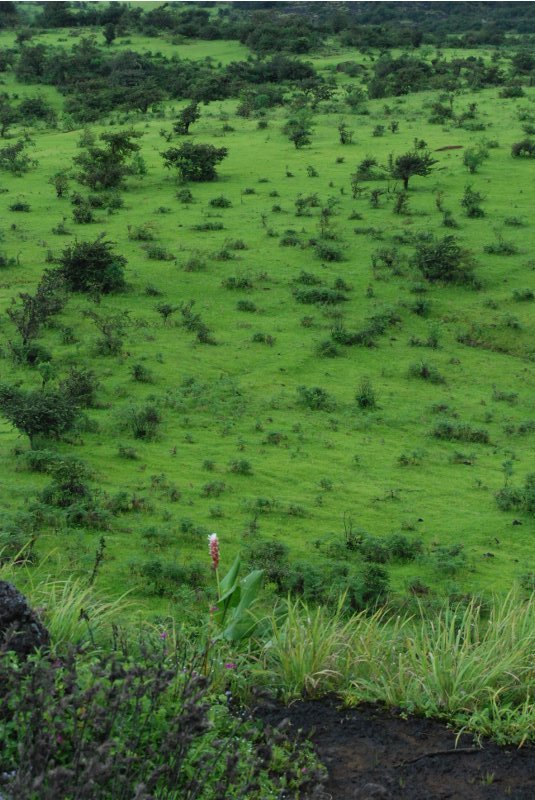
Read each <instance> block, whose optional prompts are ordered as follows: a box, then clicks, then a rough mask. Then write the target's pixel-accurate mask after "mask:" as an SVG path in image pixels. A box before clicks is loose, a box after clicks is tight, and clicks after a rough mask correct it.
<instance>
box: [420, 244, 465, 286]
mask: <svg viewBox="0 0 535 800" xmlns="http://www.w3.org/2000/svg"><path fill="white" fill-rule="evenodd" d="M412 261H413V264H414V265H415V267H417V269H419V270H420V272H421V273H422V275H423V276H424V278H426V279H427V280H428V281H430V282H432V283H434V282H442V283H460V284H474V275H473V269H474V265H475V264H474V259H473V257H472V254H471V252H470V251H469V250H467V249H465V248H464V247H462V246H461V244H460V243H459V242H458V240H457V239H456V238H455V237H454V236H444V237H443V238H442V239H436V238H434V237H433V238H431V240H430V241H424V242H419V243H418V244H417V246H416V252H415V253H414V256H413V259H412Z"/></svg>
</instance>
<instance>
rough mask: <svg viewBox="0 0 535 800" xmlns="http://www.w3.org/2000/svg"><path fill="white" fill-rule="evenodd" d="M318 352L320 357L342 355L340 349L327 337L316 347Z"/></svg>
mask: <svg viewBox="0 0 535 800" xmlns="http://www.w3.org/2000/svg"><path fill="white" fill-rule="evenodd" d="M316 353H317V354H318V356H320V358H336V357H337V356H339V355H340V350H339V349H338V347H337V346H336V344H335V343H334V342H333V341H331V340H330V339H325V340H324V341H323V342H320V343H319V344H318V346H317V347H316Z"/></svg>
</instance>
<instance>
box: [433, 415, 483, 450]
mask: <svg viewBox="0 0 535 800" xmlns="http://www.w3.org/2000/svg"><path fill="white" fill-rule="evenodd" d="M433 436H434V437H435V439H446V440H449V441H457V442H477V443H479V444H489V443H490V436H489V432H488V431H486V430H485V429H484V428H473V427H472V426H471V425H468V424H467V423H461V422H451V421H449V420H443V421H441V422H438V423H437V424H436V425H435V428H434V429H433Z"/></svg>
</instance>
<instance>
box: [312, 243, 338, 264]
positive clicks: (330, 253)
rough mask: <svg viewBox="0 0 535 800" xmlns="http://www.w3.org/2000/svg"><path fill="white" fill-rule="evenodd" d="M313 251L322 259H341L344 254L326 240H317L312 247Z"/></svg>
mask: <svg viewBox="0 0 535 800" xmlns="http://www.w3.org/2000/svg"><path fill="white" fill-rule="evenodd" d="M314 252H315V254H316V256H317V257H318V258H321V260H322V261H328V262H332V261H343V260H344V254H343V252H342V250H340V248H339V247H334V246H333V245H332V244H327V243H326V242H318V243H317V244H316V246H315V247H314Z"/></svg>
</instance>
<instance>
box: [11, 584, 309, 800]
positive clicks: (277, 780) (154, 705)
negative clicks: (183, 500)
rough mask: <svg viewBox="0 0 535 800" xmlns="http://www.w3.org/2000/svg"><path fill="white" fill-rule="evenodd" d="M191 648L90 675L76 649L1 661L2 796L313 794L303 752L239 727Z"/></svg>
mask: <svg viewBox="0 0 535 800" xmlns="http://www.w3.org/2000/svg"><path fill="white" fill-rule="evenodd" d="M148 571H149V573H150V569H149V570H148ZM177 579H178V575H177ZM81 610H83V609H81ZM154 638H156V637H154ZM185 649H186V647H185V646H184V645H183V643H180V644H177V645H176V646H173V645H172V644H171V645H170V640H169V641H168V642H166V646H165V647H163V646H162V642H161V641H156V642H150V641H145V642H143V643H142V645H141V647H140V651H139V652H136V654H135V655H131V656H130V655H128V654H126V653H125V652H120V651H118V650H114V652H113V653H110V654H97V655H95V656H94V657H93V659H92V662H91V665H88V664H87V663H86V661H84V659H83V657H82V656H80V655H78V654H77V653H76V652H75V651H74V650H68V651H67V652H66V653H65V655H63V654H62V657H61V658H58V659H51V658H46V657H40V656H35V657H32V658H30V659H28V660H27V661H26V662H24V663H17V662H16V661H15V657H13V658H11V657H10V656H9V655H8V656H6V657H4V658H3V659H2V660H1V663H0V687H1V688H0V702H1V705H2V708H6V709H7V708H9V709H10V714H11V717H12V719H13V720H16V721H17V724H10V725H4V726H3V729H2V734H1V739H2V757H3V761H2V767H3V770H4V773H3V774H4V775H5V776H6V778H5V780H6V782H7V785H6V786H5V788H4V787H3V789H2V793H3V794H6V795H9V796H10V797H13V798H15V797H16V798H23V797H24V798H26V797H31V796H35V787H36V786H38V787H39V790H38V792H39V797H40V799H41V800H53V798H59V797H75V796H76V797H77V798H79V800H90V799H91V800H94V799H96V798H102V799H104V798H111V797H113V798H114V800H131V798H133V797H134V796H135V797H136V798H138V800H148V798H150V797H183V798H186V797H187V798H189V800H201V798H208V797H223V796H229V797H230V796H232V797H233V798H236V800H240V799H241V800H245V798H247V799H248V800H260V799H261V798H265V797H268V796H273V797H275V796H280V795H281V794H283V793H285V792H286V788H285V787H288V786H291V787H292V791H295V793H296V796H298V795H299V796H304V795H306V794H308V793H309V789H310V790H311V789H312V787H313V785H314V783H315V782H316V781H317V776H316V773H315V771H314V770H310V769H309V767H310V759H309V757H308V756H307V755H304V754H303V751H302V748H301V746H299V748H298V746H297V745H293V744H290V743H289V742H288V743H286V741H285V740H284V736H283V734H282V733H281V732H278V733H277V734H272V733H271V732H266V733H262V732H260V731H259V729H258V728H257V727H256V726H254V725H252V724H251V723H249V722H247V721H243V720H242V719H241V718H238V717H233V716H232V715H231V714H230V713H229V710H228V708H227V703H226V701H223V702H221V701H218V700H214V698H215V696H216V694H217V692H216V691H214V690H213V689H211V687H210V686H209V684H208V681H207V679H206V678H204V677H203V676H202V675H201V674H200V671H199V669H198V667H197V664H195V663H193V665H191V664H190V660H191V657H189V656H188V658H189V660H188V661H186V663H185V662H184V651H185ZM125 650H126V648H125ZM196 667H197V669H195V668H196ZM140 709H143V714H141V715H140ZM80 720H83V724H82V723H80V722H79V721H80ZM73 721H78V723H77V724H73ZM312 773H313V774H314V777H312Z"/></svg>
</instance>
